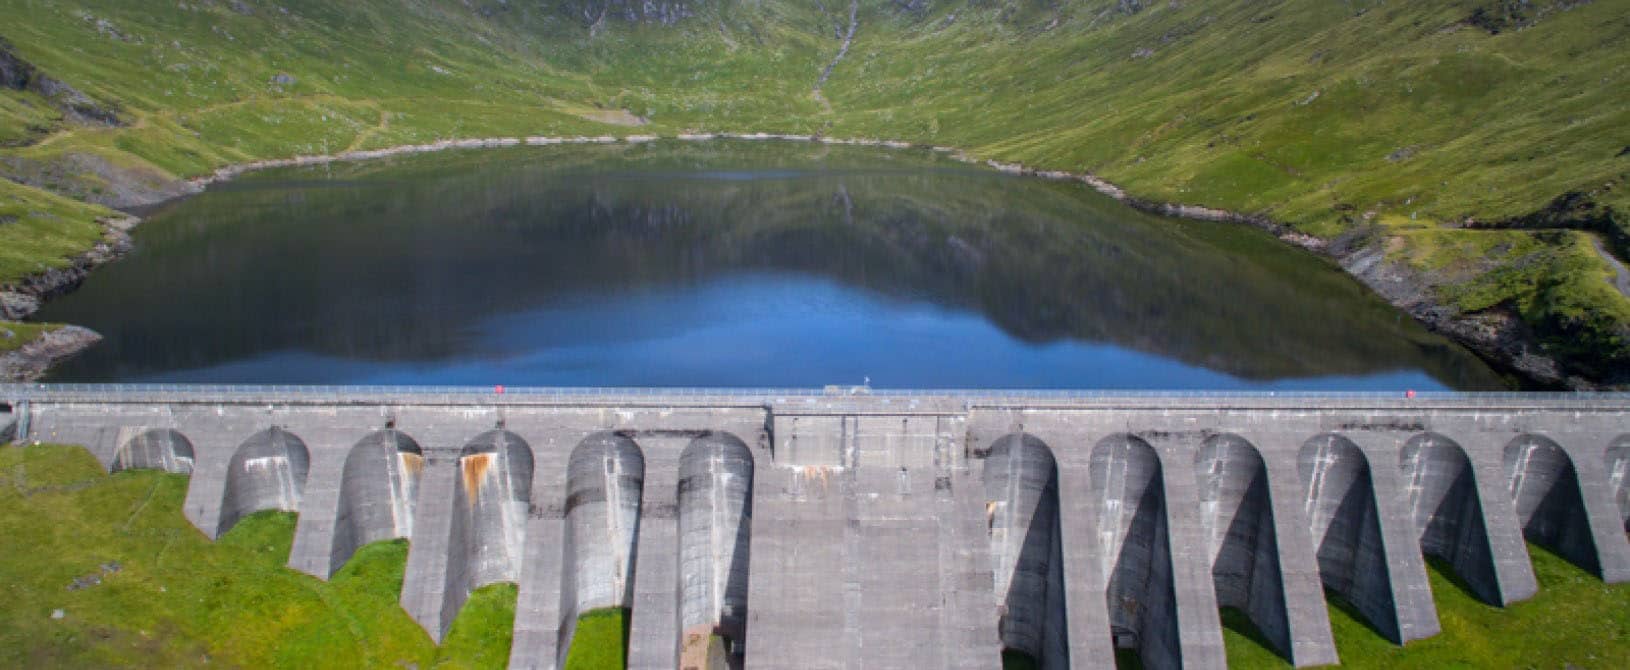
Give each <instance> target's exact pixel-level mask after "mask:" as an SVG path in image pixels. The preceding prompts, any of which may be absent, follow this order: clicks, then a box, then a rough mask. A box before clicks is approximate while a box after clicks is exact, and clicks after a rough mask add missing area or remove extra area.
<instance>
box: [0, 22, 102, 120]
mask: <svg viewBox="0 0 1630 670" xmlns="http://www.w3.org/2000/svg"><path fill="white" fill-rule="evenodd" d="M0 88H9V89H12V90H14V91H33V92H35V93H38V94H40V96H41V97H44V98H45V99H46V100H49V101H51V104H52V106H54V107H56V108H57V110H58V111H60V112H62V115H63V117H64V118H65V119H66V120H68V121H69V122H72V123H78V124H83V125H104V126H121V125H124V122H123V121H121V120H120V119H119V110H118V108H117V107H116V106H113V105H105V104H102V103H99V102H97V101H96V100H93V99H91V97H90V96H88V95H85V94H84V93H81V92H80V91H79V89H76V88H74V87H72V86H69V85H67V84H65V83H63V82H61V81H58V80H56V79H53V78H51V77H49V76H46V74H45V73H43V72H40V71H39V69H38V68H35V67H34V65H33V64H31V63H29V62H28V61H26V60H23V59H22V58H21V57H19V56H17V54H16V52H14V51H13V50H12V48H11V44H10V43H8V42H6V41H5V40H4V39H0Z"/></svg>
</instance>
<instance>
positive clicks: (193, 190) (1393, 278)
mask: <svg viewBox="0 0 1630 670" xmlns="http://www.w3.org/2000/svg"><path fill="white" fill-rule="evenodd" d="M710 140H738V141H783V142H819V143H824V144H833V145H848V146H871V147H882V148H889V149H923V150H929V151H934V152H937V153H942V154H946V155H948V156H950V157H952V158H954V159H956V160H959V161H962V162H965V163H970V164H978V165H984V166H987V167H990V168H992V169H994V170H997V171H999V172H1002V173H1006V174H1012V175H1019V176H1024V177H1035V178H1041V179H1049V180H1058V181H1077V182H1081V183H1082V184H1084V185H1086V186H1087V187H1089V188H1091V189H1093V190H1094V191H1097V192H1098V193H1100V194H1103V195H1105V196H1108V197H1110V198H1113V199H1114V200H1117V201H1119V202H1121V203H1122V204H1125V205H1127V206H1129V207H1132V208H1134V209H1137V210H1140V211H1145V212H1150V213H1153V214H1159V215H1164V216H1172V217H1177V218H1185V219H1194V220H1200V221H1214V222H1219V223H1234V224H1245V225H1250V226H1254V227H1256V228H1259V229H1262V230H1264V231H1266V232H1268V233H1269V234H1271V235H1273V236H1274V237H1275V238H1277V239H1279V240H1280V241H1281V242H1284V243H1286V244H1289V245H1291V246H1294V247H1297V248H1300V249H1302V250H1304V251H1308V252H1311V253H1314V254H1316V255H1319V256H1322V257H1324V258H1327V259H1329V260H1331V261H1333V262H1335V263H1336V264H1337V265H1338V266H1339V267H1340V268H1341V269H1342V270H1344V271H1345V272H1347V273H1348V274H1349V275H1351V276H1353V277H1354V278H1356V279H1358V280H1359V281H1360V282H1361V283H1363V284H1364V285H1365V286H1366V287H1368V288H1369V289H1370V290H1372V291H1374V292H1375V293H1377V294H1379V295H1380V296H1381V297H1382V298H1384V299H1385V300H1386V301H1387V302H1388V303H1389V304H1391V305H1392V306H1394V307H1396V308H1398V309H1400V310H1402V311H1404V312H1405V313H1407V314H1409V315H1410V316H1411V317H1413V318H1415V319H1416V320H1418V321H1419V322H1421V323H1422V324H1423V325H1425V326H1426V327H1427V328H1429V329H1431V330H1433V331H1435V332H1438V333H1441V334H1443V335H1445V336H1447V337H1449V338H1450V339H1452V340H1454V341H1455V342H1457V343H1459V344H1461V345H1462V346H1465V347H1467V348H1468V349H1470V350H1472V351H1473V352H1474V353H1476V354H1477V355H1478V356H1479V357H1481V358H1482V359H1484V360H1485V361H1486V362H1488V363H1490V364H1491V365H1493V366H1495V367H1496V368H1497V369H1500V370H1503V371H1505V372H1507V373H1509V374H1514V375H1516V376H1518V377H1520V378H1521V379H1522V381H1523V383H1525V384H1530V385H1536V386H1540V387H1546V388H1557V387H1566V388H1570V389H1572V390H1595V389H1597V388H1598V387H1599V385H1598V384H1597V383H1596V382H1594V381H1592V380H1589V379H1586V378H1583V377H1579V376H1569V375H1567V374H1566V373H1565V371H1564V370H1565V369H1564V367H1563V364H1562V363H1561V362H1560V361H1558V360H1557V359H1556V358H1555V357H1553V356H1551V355H1548V354H1546V353H1545V352H1544V351H1543V350H1542V348H1541V346H1540V343H1539V341H1538V339H1537V338H1536V337H1535V335H1534V333H1533V331H1532V329H1529V328H1526V327H1525V325H1524V324H1523V323H1522V320H1521V319H1520V318H1519V317H1518V316H1517V315H1515V314H1512V313H1510V312H1509V311H1504V310H1499V311H1495V312H1492V313H1481V314H1472V315H1467V314H1461V313H1458V311H1457V310H1455V309H1454V308H1453V307H1452V306H1450V305H1446V304H1444V303H1443V302H1442V301H1440V300H1437V299H1436V298H1435V297H1434V296H1433V293H1432V291H1431V286H1430V283H1429V282H1427V281H1426V280H1424V279H1423V278H1422V277H1421V276H1420V274H1419V273H1418V272H1416V271H1414V270H1413V269H1411V268H1410V267H1409V266H1408V265H1407V264H1405V263H1401V262H1397V261H1389V260H1388V259H1387V258H1386V257H1385V254H1384V252H1383V250H1382V249H1379V248H1378V245H1377V240H1374V239H1365V236H1364V235H1352V234H1348V235H1343V236H1341V237H1338V238H1335V239H1328V240H1327V239H1324V238H1320V237H1316V236H1313V235H1309V234H1306V233H1301V232H1298V231H1296V230H1295V229H1294V228H1292V227H1290V226H1287V225H1283V224H1280V223H1277V222H1275V221H1273V220H1272V219H1270V218H1268V217H1265V216H1261V215H1252V214H1245V213H1241V212H1232V211H1227V210H1222V209H1216V208H1212V207H1205V206H1201V205H1193V204H1183V203H1174V202H1162V201H1156V200H1149V199H1144V198H1140V197H1137V196H1135V195H1131V194H1129V193H1127V191H1126V190H1125V189H1123V188H1121V187H1119V186H1117V185H1115V184H1113V183H1110V182H1109V181H1106V180H1104V179H1102V178H1099V177H1097V176H1095V175H1092V174H1088V173H1077V172H1069V171H1064V170H1045V169H1038V168H1034V167H1030V166H1026V165H1022V164H1019V163H1010V162H1003V161H997V160H992V159H981V158H978V157H975V156H972V155H970V154H968V153H967V152H966V151H964V150H961V149H957V148H954V147H945V146H938V145H924V144H916V143H912V142H906V141H901V140H889V139H870V138H833V137H822V136H818V135H797V134H781V133H762V132H760V133H728V132H721V133H679V134H675V135H671V136H659V135H621V136H617V135H598V136H569V137H554V136H529V137H492V138H471V139H457V140H441V141H437V142H431V143H425V144H406V145H398V146H393V147H386V148H381V149H370V150H361V151H347V152H342V153H336V154H318V155H302V156H293V157H290V158H274V159H265V160H257V161H249V162H245V163H239V164H233V165H228V166H225V167H221V168H218V169H216V170H215V171H213V172H211V173H210V174H208V175H204V176H201V177H195V178H192V179H186V180H182V181H181V182H179V183H177V184H174V185H170V186H169V187H167V188H164V189H160V190H156V191H149V192H151V193H155V194H157V195H156V196H155V197H151V198H143V199H139V200H137V201H135V202H133V203H131V204H130V205H129V206H128V207H127V209H129V210H140V209H145V208H151V207H156V206H158V205H161V204H164V203H167V202H170V201H174V200H178V199H181V198H185V197H188V196H191V195H195V194H197V193H201V192H202V191H203V190H204V189H205V188H206V187H208V186H210V185H212V184H216V183H221V182H225V181H229V180H231V179H233V178H236V177H238V176H240V175H243V174H247V173H250V172H255V171H260V170H269V169H276V168H288V167H300V166H309V165H323V164H327V163H336V162H354V161H367V160H377V159H383V158H390V157H394V156H403V155H411V154H421V153H433V152H440V151H448V150H460V149H463V150H468V149H491V148H505V147H517V146H552V145H567V144H616V143H626V144H642V143H646V142H655V141H686V142H698V141H710ZM140 222H141V219H140V218H139V217H137V216H135V215H131V214H126V215H123V216H107V217H100V218H99V219H98V223H99V224H101V225H102V226H103V229H104V232H103V238H102V240H101V241H100V242H98V243H97V244H96V245H95V246H93V247H92V248H91V249H89V250H86V251H85V252H83V253H81V254H79V255H77V256H75V257H74V258H73V259H72V260H71V262H70V263H69V264H68V265H67V266H66V267H61V268H52V269H49V270H45V271H42V272H39V273H36V274H33V275H29V276H27V277H25V278H23V279H22V280H21V281H19V282H16V283H14V284H6V285H0V319H5V320H10V321H21V320H23V319H26V318H27V317H28V316H30V315H31V314H32V313H33V312H35V311H37V310H38V308H39V306H40V304H41V303H42V302H43V301H45V300H49V299H51V298H52V297H55V296H58V295H62V294H65V293H68V292H71V291H73V290H74V289H75V288H77V287H78V286H79V285H80V284H81V283H82V282H83V281H84V280H85V278H86V277H87V276H89V275H90V273H91V272H92V271H93V270H95V269H96V268H97V267H99V266H101V265H104V264H106V263H110V262H113V261H115V260H118V258H119V257H121V256H123V255H124V254H125V253H127V252H128V251H129V250H130V249H131V240H130V231H131V229H133V228H134V227H135V226H136V225H138V224H139V223H140ZM100 339H101V337H100V336H99V335H97V334H96V333H95V332H94V331H91V330H89V329H87V328H84V327H80V326H72V325H69V326H63V327H60V328H59V327H55V326H52V327H49V328H48V329H42V331H41V332H40V333H39V334H38V336H36V337H34V338H32V339H30V340H29V341H27V342H25V343H22V345H21V346H18V347H16V348H13V349H11V350H8V351H4V352H3V353H0V381H33V380H37V379H39V378H41V377H42V376H43V375H44V374H45V373H46V372H47V371H48V370H49V368H50V366H51V365H52V364H54V363H56V362H58V361H61V360H64V359H66V358H68V357H71V356H73V355H74V354H76V353H78V352H80V351H82V350H84V349H85V348H87V347H90V346H93V345H95V344H96V343H97V342H98V341H100ZM1610 383H1611V382H1610Z"/></svg>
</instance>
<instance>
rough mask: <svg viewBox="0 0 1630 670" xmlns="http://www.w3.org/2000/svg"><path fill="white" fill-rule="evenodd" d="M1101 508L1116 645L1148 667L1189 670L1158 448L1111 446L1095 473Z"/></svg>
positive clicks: (1102, 450) (1097, 453)
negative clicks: (1182, 643) (1182, 642)
mask: <svg viewBox="0 0 1630 670" xmlns="http://www.w3.org/2000/svg"><path fill="white" fill-rule="evenodd" d="M1088 470H1089V477H1090V479H1089V481H1090V483H1091V486H1092V498H1093V500H1095V501H1096V503H1097V507H1098V519H1097V521H1098V540H1099V550H1100V551H1101V552H1102V553H1101V554H1100V560H1101V561H1102V565H1101V569H1102V570H1103V575H1104V581H1105V582H1106V583H1107V585H1108V588H1107V589H1106V591H1105V594H1104V597H1105V599H1106V603H1107V605H1108V610H1109V625H1110V630H1109V631H1106V632H1107V633H1109V634H1110V635H1111V637H1112V640H1111V641H1112V644H1113V645H1114V647H1115V649H1116V650H1117V654H1119V653H1121V652H1133V651H1135V652H1136V654H1137V657H1138V658H1139V659H1140V660H1141V661H1142V663H1143V665H1145V666H1148V667H1156V668H1167V667H1172V668H1175V667H1179V666H1181V665H1182V661H1181V655H1182V654H1181V648H1180V646H1179V642H1180V638H1181V632H1180V631H1179V629H1178V621H1177V598H1176V587H1175V585H1174V583H1173V581H1172V553H1171V538H1170V536H1169V534H1168V533H1169V528H1170V525H1169V523H1168V521H1167V519H1166V489H1165V479H1164V476H1163V475H1162V469H1161V466H1160V456H1159V454H1157V453H1156V452H1155V449H1154V447H1152V446H1150V445H1149V443H1148V442H1145V441H1143V440H1142V439H1139V438H1137V437H1135V436H1132V435H1114V436H1111V437H1107V438H1104V439H1103V441H1101V442H1099V443H1098V444H1097V445H1096V446H1094V447H1093V449H1092V456H1091V461H1090V464H1089V466H1088Z"/></svg>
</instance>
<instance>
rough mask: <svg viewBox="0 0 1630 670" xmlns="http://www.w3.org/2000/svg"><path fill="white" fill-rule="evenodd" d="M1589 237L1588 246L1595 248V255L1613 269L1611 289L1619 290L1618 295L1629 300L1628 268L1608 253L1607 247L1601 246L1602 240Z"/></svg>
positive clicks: (1629, 273) (1629, 281)
mask: <svg viewBox="0 0 1630 670" xmlns="http://www.w3.org/2000/svg"><path fill="white" fill-rule="evenodd" d="M1589 237H1590V245H1591V246H1593V247H1596V255H1598V256H1601V257H1602V260H1604V261H1606V262H1607V265H1608V267H1611V268H1613V287H1614V288H1616V289H1619V293H1621V294H1623V295H1624V297H1626V298H1630V268H1626V267H1625V266H1624V263H1623V262H1621V261H1620V260H1619V259H1618V258H1615V257H1614V256H1613V254H1611V253H1609V252H1608V250H1607V247H1606V246H1603V245H1602V238H1600V237H1597V236H1595V235H1590V236H1589Z"/></svg>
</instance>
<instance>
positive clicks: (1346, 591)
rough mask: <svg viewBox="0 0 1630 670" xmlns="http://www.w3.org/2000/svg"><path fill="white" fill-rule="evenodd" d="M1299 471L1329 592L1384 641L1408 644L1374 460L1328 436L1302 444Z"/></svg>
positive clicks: (1337, 437) (1345, 441)
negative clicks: (1389, 558) (1377, 496)
mask: <svg viewBox="0 0 1630 670" xmlns="http://www.w3.org/2000/svg"><path fill="white" fill-rule="evenodd" d="M1297 469H1298V470H1299V471H1300V472H1301V475H1302V483H1303V485H1304V486H1305V490H1306V491H1307V499H1306V501H1305V503H1304V504H1305V509H1306V513H1307V520H1308V524H1309V530H1310V531H1311V534H1312V537H1313V544H1314V547H1315V549H1316V550H1317V554H1316V555H1317V557H1318V562H1319V578H1320V579H1321V580H1322V581H1323V582H1324V586H1325V589H1326V590H1327V591H1328V592H1333V593H1334V594H1336V595H1337V596H1339V597H1340V598H1341V599H1342V600H1344V601H1346V603H1347V604H1348V605H1351V606H1352V608H1353V609H1354V610H1357V612H1358V614H1359V616H1360V618H1362V619H1363V620H1364V621H1365V622H1366V623H1368V624H1369V625H1370V626H1371V627H1372V628H1374V629H1375V631H1376V632H1377V633H1380V634H1381V636H1382V637H1385V638H1386V639H1388V640H1390V641H1392V643H1393V644H1403V632H1402V628H1401V627H1400V626H1399V622H1398V608H1397V603H1396V602H1395V601H1394V599H1393V595H1392V566H1391V565H1390V564H1389V563H1388V562H1387V557H1386V551H1385V545H1384V543H1383V541H1382V539H1381V518H1380V511H1379V510H1378V509H1377V508H1376V501H1375V484H1374V482H1373V480H1372V479H1371V473H1370V461H1369V459H1368V458H1366V457H1365V456H1364V452H1363V451H1362V450H1360V449H1359V448H1358V445H1356V444H1353V442H1352V441H1351V440H1348V439H1347V438H1345V437H1342V436H1340V435H1336V434H1325V435H1320V436H1317V437H1314V438H1313V439H1311V440H1308V441H1307V442H1306V443H1305V444H1303V445H1302V450H1301V453H1300V455H1299V456H1298V458H1297Z"/></svg>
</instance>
